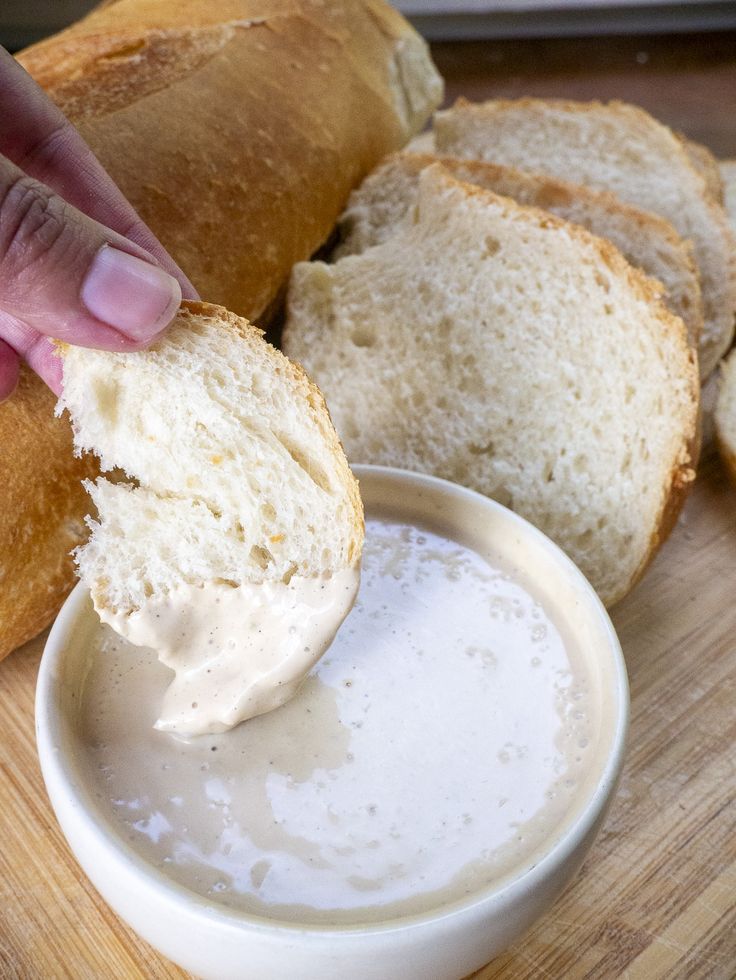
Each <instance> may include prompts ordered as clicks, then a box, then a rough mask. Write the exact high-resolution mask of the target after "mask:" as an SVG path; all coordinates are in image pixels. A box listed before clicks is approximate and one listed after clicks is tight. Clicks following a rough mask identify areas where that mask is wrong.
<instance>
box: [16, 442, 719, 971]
mask: <svg viewBox="0 0 736 980" xmlns="http://www.w3.org/2000/svg"><path fill="white" fill-rule="evenodd" d="M735 588H736V489H734V488H732V487H731V486H730V485H729V484H728V483H727V482H726V480H725V477H724V476H723V473H722V472H721V469H720V467H719V465H718V462H717V460H716V459H714V458H712V457H711V458H710V459H709V460H707V461H706V462H705V463H704V464H703V465H702V466H701V470H700V473H699V477H698V480H697V481H696V484H695V487H694V489H693V492H692V495H691V497H690V499H689V501H688V503H687V505H686V507H685V510H684V513H683V515H682V517H681V519H680V522H679V524H678V526H677V527H676V529H675V531H674V532H673V535H672V537H671V538H670V540H669V541H668V542H667V544H666V545H665V547H664V549H663V550H662V551H661V552H660V554H659V556H658V557H657V559H656V561H655V563H654V565H653V566H652V568H651V569H650V570H649V572H648V574H647V576H646V578H645V579H644V581H643V582H642V583H641V584H640V585H639V586H638V587H637V588H636V590H635V591H634V592H633V593H632V594H631V595H630V596H629V597H628V598H627V599H626V600H624V601H623V602H622V603H620V604H619V606H618V607H617V608H616V609H615V610H614V613H613V619H614V623H615V625H616V628H617V630H618V632H619V636H620V638H621V643H622V646H623V649H624V654H625V656H626V662H627V666H628V669H629V675H630V680H631V694H632V718H631V735H630V741H629V750H628V759H627V763H626V767H625V771H624V775H623V779H622V782H621V786H620V789H619V792H618V795H617V797H616V799H615V801H614V804H613V806H612V809H611V811H610V813H609V816H608V818H607V820H606V823H605V826H604V829H603V831H602V833H601V835H600V837H599V838H598V841H597V842H596V844H595V845H594V847H593V850H592V851H591V853H590V855H589V857H588V859H587V860H586V862H585V866H584V867H583V869H582V871H581V873H580V874H579V875H578V877H577V878H576V880H575V881H574V883H573V884H572V885H571V886H570V887H569V888H568V889H567V891H566V893H565V894H564V895H563V896H562V898H561V899H560V900H559V901H558V902H557V904H556V905H555V906H554V908H553V909H552V910H551V911H550V912H549V914H548V915H547V916H545V918H543V919H542V920H541V921H540V922H539V923H538V925H537V926H536V927H535V928H533V929H532V931H531V932H529V933H528V934H527V935H526V936H525V938H524V939H523V940H521V941H520V942H519V943H517V944H516V945H515V946H514V948H513V949H511V950H510V951H509V952H508V953H506V954H505V955H504V956H501V957H500V958H498V959H496V960H495V961H494V962H493V963H492V964H490V965H489V966H487V967H486V968H485V969H483V970H481V971H480V973H478V974H477V977H478V978H482V980H491V978H504V980H527V978H528V980H532V978H534V980H536V978H539V977H544V978H565V980H568V978H577V977H581V978H582V977H627V978H630V980H638V978H641V980H658V978H667V980H671V978H676V977H682V978H688V980H692V978H696V977H702V978H708V980H731V978H733V977H734V976H736V799H735V798H736V751H735V748H736V602H734V590H735ZM42 646H43V640H42V639H39V640H36V641H34V642H33V643H30V644H28V645H27V646H26V647H24V648H23V649H21V650H17V651H16V652H15V653H14V654H12V655H11V656H10V657H9V658H7V660H5V661H3V662H2V663H1V664H0V704H2V711H3V724H2V739H1V740H0V842H1V844H0V977H2V978H3V980H8V978H13V980H15V978H18V980H36V978H38V980H55V978H62V977H70V978H74V980H86V978H90V980H92V978H110V977H124V978H135V977H140V978H159V977H160V978H164V977H165V978H173V977H183V976H185V974H184V973H183V972H182V971H181V970H179V969H178V968H177V967H174V966H172V965H171V964H169V963H167V962H166V961H165V960H164V959H163V958H162V957H160V956H158V954H156V953H154V952H153V951H152V950H151V949H150V948H149V947H148V946H147V945H146V944H145V943H143V942H142V941H141V940H139V939H137V938H136V937H135V936H134V935H133V933H132V932H131V931H130V930H129V929H128V928H127V927H126V926H125V925H124V924H123V923H122V922H121V921H120V920H119V919H118V918H117V917H116V916H115V915H114V914H113V913H112V912H111V911H109V909H108V908H107V907H106V906H105V905H104V903H103V902H102V901H101V900H100V899H99V898H98V897H97V895H96V893H95V891H94V889H93V888H92V886H91V885H90V884H89V883H88V882H87V880H86V879H85V877H84V875H83V874H82V873H81V871H80V870H79V869H78V867H77V865H76V862H75V861H74V858H73V857H72V856H71V854H70V853H69V851H68V849H67V847H66V845H65V843H64V840H63V839H62V837H61V834H60V832H59V829H58V827H57V825H56V821H55V819H54V816H53V814H52V812H51V810H50V807H49V804H48V801H47V799H46V794H45V792H44V788H43V784H42V781H41V776H40V772H39V768H38V762H37V759H36V752H35V747H34V733H33V688H34V682H35V677H36V671H37V667H38V661H39V657H40V654H41V648H42ZM294 976H295V977H296V978H298V971H297V972H295V974H294ZM387 980H392V978H387ZM397 980H400V978H397ZM428 980H431V978H428Z"/></svg>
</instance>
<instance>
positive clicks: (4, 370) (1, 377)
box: [0, 340, 20, 402]
mask: <svg viewBox="0 0 736 980" xmlns="http://www.w3.org/2000/svg"><path fill="white" fill-rule="evenodd" d="M19 376H20V358H19V357H18V355H17V354H16V352H15V351H14V350H13V348H12V347H10V346H9V345H8V344H6V343H5V341H4V340H0V402H4V401H6V400H7V399H8V398H10V396H11V395H12V394H13V392H14V391H15V389H16V387H17V386H18V378H19Z"/></svg>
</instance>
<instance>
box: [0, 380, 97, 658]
mask: <svg viewBox="0 0 736 980" xmlns="http://www.w3.org/2000/svg"><path fill="white" fill-rule="evenodd" d="M54 402H55V398H54V395H53V393H52V392H51V391H50V390H49V389H48V388H47V387H46V386H45V385H44V384H41V383H40V382H39V380H38V378H37V377H36V376H35V375H33V374H31V372H30V370H29V369H28V368H26V367H24V368H23V369H22V370H21V376H20V381H19V384H18V388H17V390H16V392H15V394H14V395H13V397H12V398H11V399H9V400H8V401H7V402H4V403H3V404H2V406H0V485H2V494H3V502H2V506H1V507H0V659H2V658H3V657H5V656H6V655H7V654H8V653H10V652H11V650H13V649H15V647H17V646H19V645H20V644H21V643H25V642H26V641H27V640H30V639H31V638H32V637H34V636H35V635H36V634H37V633H39V632H40V631H41V630H42V629H44V628H45V627H46V626H48V624H49V623H50V622H51V620H52V619H53V618H54V616H55V615H56V613H57V612H58V610H59V606H60V605H61V603H62V602H63V601H64V599H65V598H66V596H67V594H68V593H69V591H70V589H71V588H72V587H73V586H74V584H75V582H76V578H75V574H74V564H73V562H72V558H71V555H70V552H71V550H72V549H73V548H75V547H76V546H77V545H78V544H80V543H81V542H82V541H83V539H84V537H85V536H86V528H85V526H84V516H85V514H86V513H87V512H88V510H89V498H88V497H87V494H86V493H85V491H84V488H83V487H82V483H81V481H82V480H83V479H87V478H94V477H95V475H96V473H97V467H96V465H95V462H94V460H92V459H91V458H88V459H77V458H75V457H74V455H73V451H72V433H71V428H70V426H69V422H68V420H67V419H56V418H54Z"/></svg>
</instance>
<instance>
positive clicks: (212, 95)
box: [0, 0, 442, 657]
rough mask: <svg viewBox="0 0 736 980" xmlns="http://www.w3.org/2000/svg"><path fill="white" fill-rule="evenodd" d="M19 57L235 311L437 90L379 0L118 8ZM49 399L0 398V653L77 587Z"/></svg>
mask: <svg viewBox="0 0 736 980" xmlns="http://www.w3.org/2000/svg"><path fill="white" fill-rule="evenodd" d="M18 60H19V61H20V62H21V64H22V65H23V66H24V67H25V68H26V69H27V70H28V71H29V72H30V73H31V75H33V76H34V77H35V78H36V79H37V81H39V82H40V84H41V85H42V86H43V87H44V88H45V89H46V90H47V92H48V94H49V95H50V97H51V98H52V99H53V100H54V101H55V102H56V103H57V105H59V106H60V107H61V109H62V111H64V112H65V113H66V114H67V115H68V116H70V118H71V119H72V121H73V122H75V123H76V125H77V127H78V128H79V130H80V131H81V133H82V135H83V137H84V138H85V139H86V141H87V142H88V143H89V145H90V146H91V147H92V150H93V151H94V152H95V153H96V155H97V156H98V158H99V159H100V160H101V162H102V164H103V166H104V167H105V168H106V169H107V170H108V172H109V173H110V174H111V175H112V177H113V179H114V180H115V181H116V182H117V184H118V185H119V186H120V188H121V190H122V191H123V193H124V194H125V195H126V197H127V198H128V199H129V200H130V201H131V203H132V204H133V206H134V207H135V208H136V209H137V210H138V212H139V213H140V214H141V216H142V217H143V219H144V221H146V222H147V223H148V225H149V226H150V227H151V228H152V230H153V231H154V232H155V234H156V235H157V236H158V237H159V239H160V240H161V241H162V242H163V244H164V245H165V246H166V248H167V249H168V250H169V251H170V252H171V254H172V255H173V257H174V258H175V259H176V261H177V262H178V263H179V264H180V265H181V266H182V268H183V269H184V271H185V272H187V274H188V275H189V277H190V279H191V280H192V282H193V283H194V284H195V286H196V287H197V289H198V290H199V292H200V294H201V295H203V296H206V297H207V298H208V299H210V300H213V301H216V302H219V303H222V304H223V305H225V306H227V307H229V308H230V309H233V310H234V311H235V312H236V313H240V314H242V315H245V316H247V317H248V318H249V319H250V318H256V317H258V316H260V315H261V314H262V313H263V312H264V310H266V309H267V308H268V307H269V304H270V303H271V301H272V300H274V298H275V297H276V296H277V294H278V292H279V290H280V288H281V287H282V286H283V284H284V281H285V279H286V278H287V276H288V273H289V270H290V268H291V265H292V264H293V263H294V262H295V261H298V260H299V259H305V258H308V257H309V255H310V254H311V253H312V252H313V251H314V250H315V249H316V248H317V247H318V246H319V245H320V244H321V243H322V241H323V240H324V239H325V238H326V237H327V235H328V234H329V232H330V230H331V228H332V226H333V224H334V222H335V220H336V219H337V217H338V215H339V213H340V211H341V209H342V207H343V206H344V204H345V201H346V199H347V196H348V193H349V192H350V190H351V189H352V187H353V186H355V185H356V184H357V183H358V182H359V181H360V179H361V178H362V176H363V175H364V174H365V173H366V172H367V171H368V170H369V169H370V168H371V167H373V166H374V165H375V164H376V163H377V162H378V160H379V159H380V158H381V157H382V156H383V155H384V154H385V153H387V152H389V151H390V150H393V149H396V148H398V147H400V146H401V145H403V144H404V143H405V142H406V141H407V139H408V138H409V137H410V136H411V135H412V134H413V133H414V132H415V131H418V130H419V129H421V127H422V125H423V123H424V121H425V120H426V118H427V117H428V115H429V113H430V112H431V110H432V109H433V108H434V106H435V105H437V104H438V103H439V101H440V99H441V95H442V83H441V80H440V78H439V75H438V74H437V73H436V71H435V69H434V67H433V66H432V63H431V60H430V58H429V55H428V52H427V47H426V45H425V44H424V42H423V41H422V40H421V39H420V38H419V36H418V35H417V34H416V33H415V32H414V31H413V30H412V29H411V28H410V27H409V25H408V23H407V22H406V21H405V20H404V19H403V18H402V17H401V16H400V15H399V14H397V13H395V12H394V11H393V10H392V9H391V8H390V7H389V6H388V4H387V3H385V2H384V0H345V2H341V3H339V4H338V3H334V4H332V3H321V2H318V0H260V2H256V0H221V2H218V3H209V2H207V0H114V2H108V3H104V4H102V5H101V6H99V7H98V8H97V9H96V10H94V11H93V12H92V13H91V14H89V15H88V16H87V17H85V18H84V19H83V20H81V21H79V22H78V23H77V24H74V25H73V26H72V27H70V28H68V29H67V30H65V31H62V32H61V33H60V34H58V35H56V36H54V37H52V38H49V39H47V40H45V41H42V42H41V43H39V44H36V45H34V46H33V47H31V48H28V49H26V50H25V51H23V52H21V53H20V54H19V55H18ZM315 397H316V396H315ZM53 404H54V399H53V396H52V395H51V393H50V392H49V391H48V390H47V389H46V387H45V385H44V384H43V382H42V381H41V380H40V379H38V378H36V377H35V376H32V375H29V374H26V375H24V380H23V382H22V384H21V385H20V387H19V389H18V391H17V392H16V393H15V395H14V396H13V398H12V399H11V400H10V401H9V402H6V403H3V404H2V405H0V460H2V467H3V468H4V469H3V477H4V480H3V483H4V489H3V491H2V492H3V499H2V506H0V555H3V556H9V557H7V558H4V559H3V576H2V578H0V584H2V594H1V595H0V657H1V656H3V655H4V654H6V653H8V652H9V651H10V650H12V649H13V648H14V647H16V646H18V645H19V644H20V643H23V642H25V641H26V640H27V639H29V638H30V637H32V636H34V635H35V634H36V633H37V632H39V631H40V630H41V629H42V628H43V627H44V626H46V625H47V624H48V622H49V621H50V620H51V619H52V618H53V616H54V614H55V613H56V612H57V611H58V609H59V607H60V605H61V603H62V601H63V600H64V598H65V596H66V594H67V593H68V591H69V590H70V589H71V587H72V586H73V584H74V576H73V572H72V563H71V559H70V558H69V557H68V552H69V551H70V550H71V548H72V547H74V546H75V545H76V544H78V543H79V542H80V540H81V534H82V521H83V518H84V516H85V514H86V513H87V510H88V507H89V504H88V498H87V496H86V494H85V493H84V491H83V490H82V488H81V485H80V482H79V481H80V479H81V478H83V477H85V476H90V475H94V474H93V472H92V471H91V469H90V467H91V466H92V465H93V464H92V463H91V461H84V462H80V461H79V460H75V459H74V457H73V455H72V449H71V446H72V440H71V433H70V430H69V425H68V422H67V420H66V419H54V418H53ZM11 447H12V448H11ZM11 583H12V585H11Z"/></svg>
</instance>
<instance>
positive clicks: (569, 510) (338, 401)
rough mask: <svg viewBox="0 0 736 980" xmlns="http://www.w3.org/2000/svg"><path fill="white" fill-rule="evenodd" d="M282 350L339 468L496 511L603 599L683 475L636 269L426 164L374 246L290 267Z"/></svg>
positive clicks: (689, 406)
mask: <svg viewBox="0 0 736 980" xmlns="http://www.w3.org/2000/svg"><path fill="white" fill-rule="evenodd" d="M285 349H286V350H287V352H288V353H289V354H290V356H293V357H296V358H298V359H300V360H301V361H302V362H303V363H304V364H305V365H306V367H307V370H309V371H310V372H311V373H312V374H313V376H314V377H316V378H317V379H318V381H319V383H320V385H321V386H322V388H323V390H324V391H325V393H326V396H327V398H328V400H329V403H330V407H331V411H332V413H333V417H334V419H335V422H336V426H337V428H338V431H339V432H340V434H341V437H342V439H343V441H344V444H345V446H346V450H347V453H348V456H349V458H350V459H351V460H353V461H354V462H356V463H357V462H361V463H382V464H388V465H394V466H402V467H406V468H408V469H414V470H419V471H421V472H429V473H434V474H436V475H438V476H442V477H445V478H447V479H450V480H454V481H455V482H458V483H461V484H464V485H466V486H470V487H472V488H474V489H476V490H479V491H480V492H482V493H485V494H487V495H488V496H491V497H494V498H495V499H497V500H499V501H501V502H502V503H504V504H507V505H508V506H511V507H513V508H514V509H515V510H516V511H518V512H519V513H520V514H522V515H523V516H525V517H527V518H528V519H529V520H531V521H532V523H534V524H536V525H537V526H538V527H540V528H541V529H542V530H544V531H545V532H546V533H547V534H549V535H550V537H552V538H553V539H554V540H555V541H557V543H558V544H560V545H561V546H562V547H563V548H564V549H565V550H566V551H567V552H568V553H569V554H570V556H571V557H572V558H573V560H574V561H576V562H577V564H578V565H579V566H580V567H581V568H582V569H583V571H584V572H585V574H586V575H587V576H588V578H589V579H590V580H591V582H592V583H593V585H594V586H595V588H596V589H597V590H598V591H599V593H600V595H601V596H602V598H603V599H604V601H606V602H607V603H612V602H614V601H615V600H616V599H618V598H620V597H621V596H623V595H624V594H625V593H626V592H627V591H628V589H630V588H631V586H632V584H633V583H634V582H635V581H636V579H637V577H638V576H639V575H640V574H641V571H642V570H643V568H644V567H645V565H646V563H647V561H648V560H649V558H650V557H651V554H652V552H653V549H654V548H655V547H656V545H657V543H658V542H659V541H660V540H661V539H662V538H663V537H664V535H665V534H666V531H667V529H668V527H669V525H670V524H671V521H672V520H673V519H674V515H675V514H676V513H677V509H678V505H679V503H680V502H681V500H682V499H683V493H684V490H685V489H686V487H687V485H688V484H689V482H690V480H691V479H692V476H693V471H692V464H693V460H692V453H693V452H694V449H693V446H694V440H695V428H696V416H697V391H698V383H697V369H696V366H695V359H694V357H693V354H692V351H691V350H690V348H689V346H688V344H687V342H686V338H685V329H684V325H683V324H682V322H681V321H680V320H678V319H677V318H676V317H674V316H672V315H671V314H670V313H669V312H668V311H667V310H666V309H665V307H664V306H663V305H662V304H661V303H660V302H659V300H658V299H657V296H656V293H655V291H654V290H653V289H652V287H651V285H650V282H649V280H647V279H645V278H644V277H643V276H642V275H641V274H639V273H637V272H636V271H635V270H633V269H632V268H631V267H630V266H629V265H628V264H627V263H626V261H625V260H624V259H623V258H622V256H621V255H620V254H619V253H618V252H617V251H616V250H615V249H614V248H613V247H612V246H610V245H608V244H607V243H605V242H603V241H601V240H599V239H596V238H594V237H593V236H591V235H589V234H588V233H586V232H585V231H583V230H582V229H580V228H578V227H576V226H573V225H569V224H566V223H564V222H562V221H560V220H558V219H556V218H554V217H552V216H551V215H548V214H545V213H543V212H541V211H538V210H535V209H532V208H525V207H521V206H519V205H517V204H515V203H514V202H513V201H510V200H508V199H505V198H501V197H498V196H496V195H495V194H492V193H490V192H487V191H484V190H481V189H479V188H475V187H471V186H470V185H467V184H462V183H460V182H458V181H455V180H453V179H452V178H450V177H449V176H448V175H446V174H445V173H443V171H442V169H441V167H440V166H438V165H435V166H433V167H429V168H427V169H425V170H424V171H423V172H422V174H421V177H420V180H419V193H418V199H417V205H416V208H415V209H414V211H413V213H412V214H411V216H410V218H408V219H407V220H406V221H404V222H403V223H401V225H400V227H398V228H397V229H396V231H395V233H394V235H393V236H392V237H391V238H390V239H388V240H387V241H385V242H384V243H383V244H381V245H377V246H374V247H372V248H369V249H367V250H366V251H365V252H363V253H362V254H361V255H359V256H349V257H346V258H343V259H341V260H340V261H338V262H337V263H335V264H334V265H331V266H328V265H325V264H323V263H301V264H300V265H297V266H296V267H295V269H294V272H293V275H292V281H291V285H290V290H289V299H288V313H287V324H286V330H285Z"/></svg>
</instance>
